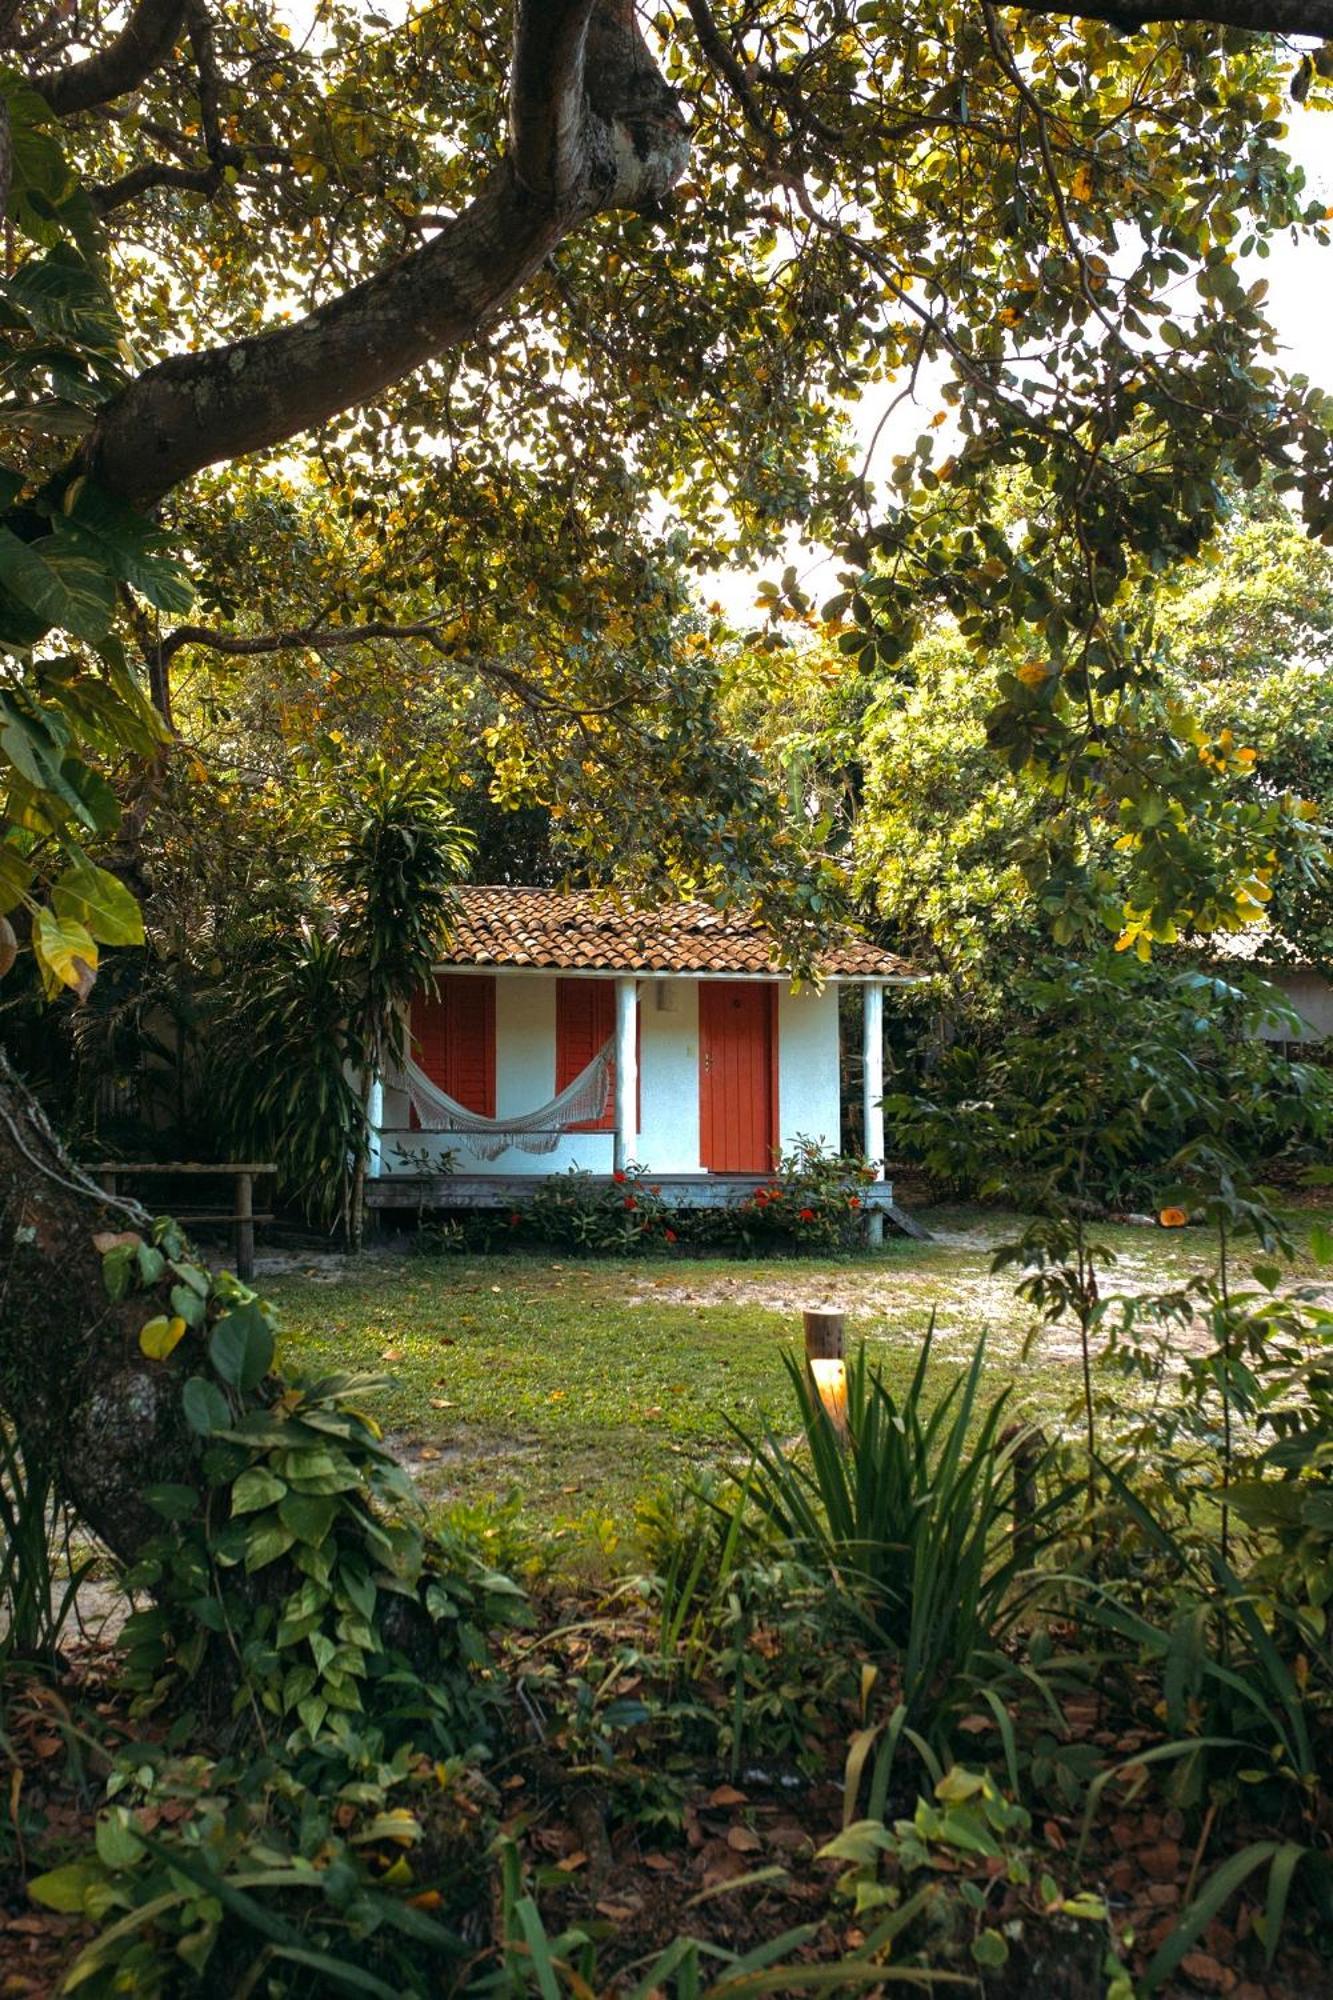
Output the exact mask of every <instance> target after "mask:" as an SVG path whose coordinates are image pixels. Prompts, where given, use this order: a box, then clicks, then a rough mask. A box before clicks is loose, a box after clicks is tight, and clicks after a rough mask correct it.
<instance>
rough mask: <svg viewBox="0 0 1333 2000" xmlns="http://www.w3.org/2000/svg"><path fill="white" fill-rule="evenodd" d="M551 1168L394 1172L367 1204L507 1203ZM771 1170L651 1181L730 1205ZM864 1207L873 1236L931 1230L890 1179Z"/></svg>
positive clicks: (369, 1192)
mask: <svg viewBox="0 0 1333 2000" xmlns="http://www.w3.org/2000/svg"><path fill="white" fill-rule="evenodd" d="M549 1178H550V1176H549V1175H547V1174H475V1173H464V1174H442V1173H441V1174H431V1173H426V1174H408V1173H400V1174H392V1175H385V1176H382V1177H381V1178H380V1179H378V1180H373V1181H371V1182H369V1183H368V1184H367V1188H366V1206H367V1207H368V1208H370V1209H374V1210H377V1211H379V1212H380V1213H398V1214H402V1213H404V1212H406V1213H413V1214H416V1213H428V1212H432V1211H440V1210H450V1209H488V1208H494V1209H505V1208H515V1207H521V1206H522V1205H523V1203H524V1202H527V1201H530V1200H531V1199H532V1197H533V1195H535V1194H536V1193H537V1192H538V1190H539V1189H540V1188H542V1187H543V1186H544V1185H545V1184H546V1182H547V1181H548V1179H549ZM588 1178H589V1182H590V1184H591V1186H592V1187H593V1188H594V1189H603V1188H607V1187H611V1186H613V1185H615V1182H614V1177H613V1175H611V1174H590V1175H589V1177H588ZM770 1178H771V1177H770V1176H769V1175H767V1174H707V1173H697V1174H661V1175H655V1176H654V1178H653V1187H654V1189H655V1190H656V1191H658V1192H660V1194H661V1197H662V1199H663V1201H664V1202H666V1204H667V1206H668V1207H670V1208H727V1207H730V1206H732V1205H734V1204H737V1203H740V1202H743V1201H748V1200H749V1199H750V1198H751V1196H753V1195H754V1194H756V1193H757V1192H758V1190H759V1189H760V1188H761V1187H764V1186H766V1185H767V1184H768V1181H769V1179H770ZM860 1198H861V1207H862V1209H863V1211H864V1213H865V1217H866V1223H867V1230H868V1233H869V1235H870V1237H871V1240H872V1241H878V1240H879V1237H880V1236H881V1235H882V1233H883V1226H884V1223H885V1222H886V1221H888V1222H891V1223H892V1224H893V1226H894V1227H895V1228H896V1229H899V1230H901V1231H902V1233H903V1234H904V1235H905V1236H913V1237H916V1238H918V1239H920V1240H928V1239H929V1235H930V1232H929V1230H926V1229H923V1228H922V1226H921V1224H920V1223H919V1222H917V1221H916V1219H915V1217H913V1216H912V1215H910V1214H909V1213H908V1212H907V1210H906V1209H903V1208H900V1207H899V1206H898V1203H897V1202H896V1201H895V1199H894V1193H893V1182H892V1181H890V1180H878V1181H867V1182H866V1183H865V1185H864V1186H863V1187H862V1188H861V1190H860Z"/></svg>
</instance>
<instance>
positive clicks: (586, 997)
mask: <svg viewBox="0 0 1333 2000" xmlns="http://www.w3.org/2000/svg"><path fill="white" fill-rule="evenodd" d="M615 1031H616V982H615V980H614V979H557V981H556V983H555V1087H556V1092H557V1095H558V1094H559V1092H560V1091H562V1090H564V1089H565V1087H566V1086H567V1085H568V1084H571V1083H573V1081H574V1078H575V1077H576V1076H577V1075H578V1073H579V1071H580V1070H581V1069H586V1068H587V1066H588V1064H589V1063H590V1062H591V1061H592V1059H593V1057H594V1056H595V1055H596V1054H597V1051H598V1050H599V1049H600V1048H601V1047H602V1046H603V1045H604V1044H605V1043H606V1041H607V1040H608V1039H609V1037H610V1036H612V1035H614V1033H615ZM615 1125H616V1107H615V1082H614V1070H613V1071H612V1087H611V1092H610V1095H609V1096H608V1099H607V1105H606V1110H605V1111H604V1112H603V1114H602V1116H601V1117H600V1118H595V1119H591V1120H589V1122H588V1123H587V1124H583V1125H571V1126H570V1127H569V1128H568V1129H569V1130H570V1131H571V1132H613V1131H614V1130H615Z"/></svg>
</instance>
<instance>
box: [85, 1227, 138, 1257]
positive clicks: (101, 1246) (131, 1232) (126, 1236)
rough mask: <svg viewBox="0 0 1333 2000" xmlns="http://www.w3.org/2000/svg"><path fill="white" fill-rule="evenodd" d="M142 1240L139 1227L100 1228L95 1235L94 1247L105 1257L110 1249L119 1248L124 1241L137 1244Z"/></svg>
mask: <svg viewBox="0 0 1333 2000" xmlns="http://www.w3.org/2000/svg"><path fill="white" fill-rule="evenodd" d="M142 1242H143V1238H142V1236H140V1234H139V1232H138V1230H137V1229H99V1230H98V1231H97V1234H96V1235H95V1236H94V1237H93V1249H94V1250H97V1251H100V1253H101V1255H102V1256H103V1257H105V1256H106V1253H107V1251H108V1250H119V1249H120V1247H121V1245H122V1244H123V1243H133V1244H136V1245H137V1244H140V1243H142Z"/></svg>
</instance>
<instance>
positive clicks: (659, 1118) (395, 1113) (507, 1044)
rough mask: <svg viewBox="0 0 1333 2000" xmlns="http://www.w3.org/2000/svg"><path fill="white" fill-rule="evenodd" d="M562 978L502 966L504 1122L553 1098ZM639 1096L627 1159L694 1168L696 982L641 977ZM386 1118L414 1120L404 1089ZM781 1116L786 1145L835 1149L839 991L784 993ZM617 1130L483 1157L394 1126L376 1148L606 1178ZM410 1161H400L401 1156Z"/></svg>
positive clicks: (499, 1063)
mask: <svg viewBox="0 0 1333 2000" xmlns="http://www.w3.org/2000/svg"><path fill="white" fill-rule="evenodd" d="M555 1008H556V977H555V975H554V974H546V973H535V972H524V971H509V972H507V971H505V970H504V969H503V968H502V969H500V970H499V971H497V973H496V975H495V1109H496V1116H497V1117H499V1118H505V1117H514V1116H517V1115H518V1114H520V1113H523V1112H528V1111H533V1110H535V1109H536V1108H537V1107H538V1106H540V1105H542V1104H545V1103H546V1102H547V1101H548V1100H549V1099H550V1098H552V1097H553V1096H554V1095H555ZM639 1095H640V1106H641V1113H640V1115H641V1125H640V1130H639V1134H638V1137H637V1139H636V1140H635V1141H634V1142H633V1143H632V1144H631V1146H630V1157H631V1158H632V1159H634V1160H637V1161H638V1162H639V1163H640V1164H641V1165H643V1166H645V1167H647V1168H648V1169H649V1170H650V1171H651V1172H653V1173H659V1174H684V1173H698V1172H699V1171H700V1163H699V986H698V982H697V981H696V980H694V979H688V978H674V979H655V978H653V977H652V976H651V975H646V976H645V977H644V978H643V979H641V981H640V984H639ZM384 1122H385V1125H386V1126H388V1127H394V1126H405V1125H407V1124H408V1122H409V1121H408V1108H407V1100H406V1097H405V1095H404V1094H403V1093H402V1092H398V1091H386V1092H385V1093H384ZM778 1122H779V1126H780V1129H781V1135H782V1140H781V1143H782V1150H783V1151H784V1152H790V1151H791V1149H792V1147H793V1145H794V1144H795V1141H796V1139H797V1138H798V1137H801V1136H803V1137H806V1138H814V1139H820V1140H822V1141H823V1142H824V1143H825V1144H826V1145H827V1146H828V1147H829V1149H830V1150H831V1151H835V1152H836V1150H837V1146H838V1134H839V1124H840V1093H839V1072H838V988H837V987H836V986H834V985H828V986H826V987H825V988H824V990H823V991H822V992H820V993H815V992H812V991H803V992H800V993H792V992H790V991H788V989H787V988H786V987H785V986H782V987H780V988H779V993H778ZM613 1142H614V1135H613V1134H612V1133H611V1132H569V1133H566V1134H564V1136H563V1137H562V1138H561V1139H560V1141H559V1143H558V1144H557V1146H556V1149H555V1151H554V1152H552V1153H525V1152H523V1151H521V1150H520V1149H519V1148H518V1147H516V1146H511V1147H509V1148H508V1149H507V1150H506V1151H505V1152H503V1153H501V1155H500V1157H499V1158H498V1159H497V1160H494V1161H490V1160H483V1159H481V1158H479V1157H478V1155H477V1154H475V1153H474V1152H472V1150H471V1149H470V1147H469V1146H468V1145H467V1140H466V1135H465V1134H463V1133H457V1132H410V1133H398V1132H392V1133H390V1134H389V1135H388V1136H386V1137H385V1138H384V1140H383V1142H382V1146H381V1149H380V1160H381V1167H380V1171H381V1172H383V1173H386V1174H392V1173H410V1172H413V1171H415V1170H417V1168H418V1166H419V1164H420V1163H421V1160H422V1156H423V1155H424V1156H425V1158H426V1160H427V1161H428V1162H434V1161H437V1160H439V1159H440V1158H441V1156H442V1155H444V1154H452V1155H453V1156H454V1162H455V1171H456V1172H458V1173H481V1174H546V1173H562V1172H564V1171H565V1170H566V1169H567V1168H569V1167H584V1168H586V1169H588V1170H589V1171H590V1172H592V1173H602V1174H607V1173H610V1172H611V1167H612V1148H613ZM404 1153H407V1154H410V1155H411V1156H412V1157H410V1158H404V1157H403V1154H404Z"/></svg>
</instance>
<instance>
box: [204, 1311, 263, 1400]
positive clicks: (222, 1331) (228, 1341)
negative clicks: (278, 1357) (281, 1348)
mask: <svg viewBox="0 0 1333 2000" xmlns="http://www.w3.org/2000/svg"><path fill="white" fill-rule="evenodd" d="M208 1352H209V1355H210V1357H211V1359H212V1362H213V1366H214V1367H215V1368H216V1369H217V1371H218V1374H219V1375H220V1376H221V1377H222V1379H223V1381H224V1382H227V1383H229V1384H230V1385H231V1387H232V1388H233V1389H240V1390H242V1391H247V1390H250V1389H255V1388H258V1386H259V1384H260V1383H261V1382H262V1381H263V1379H264V1377H265V1376H266V1375H267V1374H268V1371H269V1369H270V1368H271V1367H272V1365H273V1329H272V1327H271V1326H270V1325H269V1323H268V1319H267V1317H266V1316H265V1314H264V1313H263V1312H261V1311H260V1309H259V1307H258V1306H257V1305H254V1304H251V1305H244V1306H235V1307H233V1309H232V1311H231V1312H229V1313H227V1314H225V1315H224V1316H223V1318H221V1319H220V1320H219V1321H218V1323H217V1325H216V1326H215V1327H214V1328H213V1334H212V1338H211V1339H210V1341H209V1343H208Z"/></svg>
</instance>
